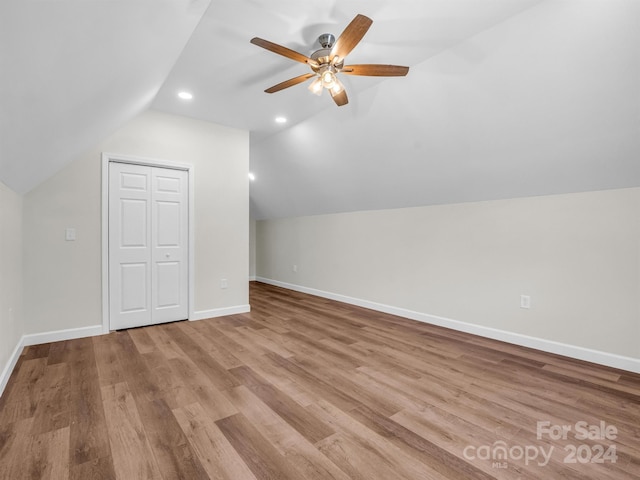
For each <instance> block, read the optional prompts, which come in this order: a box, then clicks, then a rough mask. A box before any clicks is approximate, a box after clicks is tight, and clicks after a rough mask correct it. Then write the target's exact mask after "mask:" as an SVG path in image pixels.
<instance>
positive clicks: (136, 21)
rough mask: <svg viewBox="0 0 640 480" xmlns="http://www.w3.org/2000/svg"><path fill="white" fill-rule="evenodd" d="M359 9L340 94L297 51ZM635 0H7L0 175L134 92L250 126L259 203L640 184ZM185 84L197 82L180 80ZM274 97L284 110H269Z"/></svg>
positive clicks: (7, 178)
mask: <svg viewBox="0 0 640 480" xmlns="http://www.w3.org/2000/svg"><path fill="white" fill-rule="evenodd" d="M356 13H362V14H365V15H367V16H370V17H371V18H372V19H373V20H374V23H373V26H372V27H371V29H370V30H369V32H368V33H367V35H366V36H365V37H364V39H363V41H362V42H361V43H360V44H359V45H358V46H357V48H356V49H355V50H354V51H353V52H352V53H351V55H350V57H349V61H350V62H351V63H396V64H401V65H408V66H410V67H411V71H410V73H409V75H408V76H407V77H405V78H391V79H379V78H378V79H372V78H365V77H349V78H346V79H345V84H346V87H347V91H348V93H349V99H350V103H349V104H348V105H347V106H345V107H340V108H338V107H336V106H335V105H334V104H333V102H332V101H331V100H330V99H329V98H328V97H327V96H326V95H325V96H322V97H315V96H313V95H311V94H310V93H309V92H308V91H307V90H306V88H305V85H298V86H296V87H292V88H290V89H287V90H285V91H282V92H279V93H276V94H273V95H268V94H265V93H263V90H264V89H265V88H267V87H269V86H271V85H274V84H276V83H279V82H280V81H282V80H285V79H287V78H290V77H294V76H297V75H300V74H302V73H306V67H305V66H304V65H302V64H298V63H296V62H293V61H290V60H288V59H286V58H283V57H280V56H278V55H275V54H273V53H271V52H267V51H265V50H263V49H260V48H258V47H256V46H254V45H251V44H250V43H249V40H250V39H251V38H252V37H254V36H259V37H262V38H265V39H268V40H271V41H273V42H276V43H280V44H282V45H285V46H288V47H289V48H292V49H294V50H297V51H300V52H302V53H306V54H308V53H310V52H311V51H313V50H315V49H316V48H317V44H315V40H316V38H317V36H318V35H319V34H321V33H325V32H330V33H334V34H336V35H337V34H339V33H340V32H341V31H342V29H344V27H345V26H346V25H347V24H348V23H349V21H350V20H351V19H352V18H353V17H354V16H355V14H356ZM639 27H640V2H638V1H637V0H545V1H541V0H395V1H390V0H385V1H381V0H359V1H357V0H352V1H337V0H328V1H318V0H309V1H304V2H298V1H291V0H273V1H270V2H260V1H257V0H214V1H212V2H208V1H199V0H192V1H188V0H164V1H163V0H128V1H119V0H41V1H34V0H21V1H18V0H8V1H7V0H5V1H4V2H3V3H1V4H0V61H1V63H0V72H1V75H0V87H2V89H1V91H0V102H2V103H1V107H2V108H1V109H0V140H1V143H0V179H1V180H2V181H3V182H4V183H6V184H7V185H8V186H10V187H11V188H13V189H14V190H16V191H19V192H26V191H28V190H30V189H31V188H33V187H34V186H36V185H38V183H40V182H41V181H43V180H44V179H46V178H48V176H50V175H51V174H53V173H54V172H56V171H57V170H59V169H60V168H62V167H63V166H64V165H65V164H66V163H68V162H69V161H71V160H73V158H75V156H77V155H78V154H79V153H80V152H82V151H83V150H85V149H87V148H90V147H91V146H93V145H94V144H95V143H97V142H98V141H99V140H101V139H102V138H104V137H106V136H108V135H109V134H110V133H112V132H113V131H114V130H115V129H117V128H118V127H119V126H120V125H122V124H124V123H125V122H127V121H128V120H129V119H131V118H132V117H134V116H135V115H137V114H138V113H140V112H141V111H143V110H144V109H146V108H154V109H157V110H161V111H165V112H169V113H174V114H179V115H187V116H191V117H195V118H199V119H202V120H207V121H211V122H215V123H220V124H224V125H228V126H232V127H236V128H241V129H247V130H250V131H251V142H252V144H251V168H252V170H253V171H254V172H255V175H256V177H257V179H256V181H255V182H253V183H252V185H251V207H252V215H253V216H254V218H272V217H285V216H296V215H308V214H319V213H328V212H339V211H349V210H366V209H372V208H391V207H401V206H413V205H427V204H434V203H450V202H460V201H474V200H483V199H493V198H507V197H517V196H523V195H542V194H548V193H561V192H573V191H582V190H593V189H602V188H617V187H625V186H636V185H640V140H639V139H640V88H639V87H638V85H640V28H639ZM180 90H189V91H191V92H192V93H193V95H194V99H193V100H191V101H188V102H185V101H183V100H180V99H178V98H177V96H176V94H177V92H178V91H180ZM277 115H284V116H286V117H287V118H288V119H289V121H288V123H287V124H286V125H284V126H282V125H277V124H275V123H274V117H275V116H277Z"/></svg>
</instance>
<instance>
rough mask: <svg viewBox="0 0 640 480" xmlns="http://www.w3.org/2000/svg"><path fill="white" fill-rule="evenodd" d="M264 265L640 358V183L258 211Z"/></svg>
mask: <svg viewBox="0 0 640 480" xmlns="http://www.w3.org/2000/svg"><path fill="white" fill-rule="evenodd" d="M294 264H295V265H297V268H298V271H297V273H296V272H293V269H292V266H293V265H294ZM257 275H258V278H259V279H260V278H263V279H271V280H276V281H277V282H284V283H286V284H291V285H296V286H303V287H308V288H311V289H316V290H319V291H323V292H331V293H336V294H340V295H344V296H347V297H351V298H354V299H362V300H366V301H369V302H375V303H378V304H382V305H387V306H393V307H397V308H401V309H406V310H408V311H412V312H422V313H424V314H428V315H435V316H440V317H445V318H447V319H453V320H457V321H461V322H467V323H469V324H473V325H478V326H482V327H487V328H488V329H498V330H500V331H506V332H512V333H516V334H519V335H526V336H530V337H535V338H539V339H544V340H548V341H551V342H560V343H562V344H567V345H573V346H577V347H581V348H585V349H592V350H596V351H599V352H608V353H610V354H613V355H621V356H625V357H631V358H634V359H640V300H639V299H640V295H639V293H640V189H639V188H631V189H621V190H609V191H599V192H588V193H578V194H567V195H553V196H543V197H530V198H518V199H512V200H497V201H487V202H478V203H463V204H452V205H440V206H428V207H416V208H403V209H395V210H378V211H363V212H355V213H343V214H331V215H318V216H310V217H299V218H287V219H277V220H262V221H258V223H257ZM521 294H526V295H530V296H531V309H529V310H524V309H521V308H519V307H520V295H521Z"/></svg>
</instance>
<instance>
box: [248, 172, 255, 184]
mask: <svg viewBox="0 0 640 480" xmlns="http://www.w3.org/2000/svg"><path fill="white" fill-rule="evenodd" d="M255 179H256V176H255V175H254V174H253V173H251V172H249V180H251V181H252V182H253V181H254V180H255Z"/></svg>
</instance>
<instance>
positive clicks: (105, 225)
mask: <svg viewBox="0 0 640 480" xmlns="http://www.w3.org/2000/svg"><path fill="white" fill-rule="evenodd" d="M110 162H118V163H131V164H134V165H145V166H148V167H160V168H173V169H176V170H185V171H186V172H187V174H188V182H189V198H188V202H189V227H188V228H189V260H188V262H189V263H188V268H189V286H188V290H189V300H188V301H189V319H191V318H194V316H195V315H194V285H195V274H194V266H195V248H194V246H195V234H194V233H195V229H194V207H195V203H194V198H195V196H194V183H195V182H194V173H195V168H194V166H193V165H191V164H188V163H178V162H172V161H168V160H159V159H155V158H145V157H134V156H130V155H120V154H116V153H106V152H105V153H103V154H102V332H103V333H109V163H110Z"/></svg>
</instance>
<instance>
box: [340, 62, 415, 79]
mask: <svg viewBox="0 0 640 480" xmlns="http://www.w3.org/2000/svg"><path fill="white" fill-rule="evenodd" d="M340 73H344V74H346V75H365V76H368V77H404V76H405V75H406V74H407V73H409V67H401V66H399V65H377V64H365V65H345V66H344V68H343V69H342V70H340Z"/></svg>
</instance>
